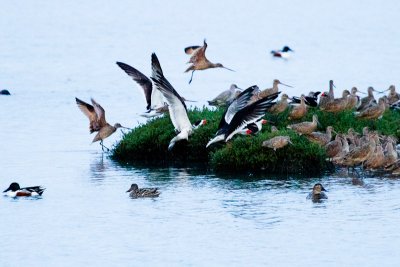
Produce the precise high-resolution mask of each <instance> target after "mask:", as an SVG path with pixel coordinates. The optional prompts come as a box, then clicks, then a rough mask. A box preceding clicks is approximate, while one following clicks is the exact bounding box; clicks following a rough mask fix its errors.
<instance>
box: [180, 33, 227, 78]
mask: <svg viewBox="0 0 400 267" xmlns="http://www.w3.org/2000/svg"><path fill="white" fill-rule="evenodd" d="M206 49H207V43H206V39H204V44H203V46H198V45H196V46H189V47H186V48H185V53H186V54H188V55H191V57H190V59H189V62H188V63H192V65H190V67H189V68H187V70H186V71H185V72H189V71H192V76H191V77H190V80H189V84H190V83H191V82H192V79H193V73H194V72H195V71H196V70H206V69H210V68H224V69H227V70H230V71H234V70H232V69H228V68H227V67H224V66H223V65H222V64H221V63H212V62H211V61H209V60H208V59H207V58H206Z"/></svg>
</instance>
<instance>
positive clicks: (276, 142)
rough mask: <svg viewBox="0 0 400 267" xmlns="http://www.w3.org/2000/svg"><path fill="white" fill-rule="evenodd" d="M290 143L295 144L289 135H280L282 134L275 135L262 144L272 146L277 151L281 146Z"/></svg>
mask: <svg viewBox="0 0 400 267" xmlns="http://www.w3.org/2000/svg"><path fill="white" fill-rule="evenodd" d="M289 143H290V144H292V145H293V143H292V141H291V140H290V137H289V136H282V135H280V136H275V137H272V138H270V139H268V140H265V141H264V142H263V143H262V146H263V147H268V148H272V149H274V151H276V150H277V149H279V148H282V147H285V146H286V145H287V144H289Z"/></svg>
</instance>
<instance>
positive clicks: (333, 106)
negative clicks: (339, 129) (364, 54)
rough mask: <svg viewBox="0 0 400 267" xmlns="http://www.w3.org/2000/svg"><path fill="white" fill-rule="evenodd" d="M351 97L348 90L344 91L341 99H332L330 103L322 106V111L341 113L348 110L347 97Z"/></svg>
mask: <svg viewBox="0 0 400 267" xmlns="http://www.w3.org/2000/svg"><path fill="white" fill-rule="evenodd" d="M349 95H350V92H349V91H348V90H343V94H342V97H341V98H334V99H330V101H329V102H328V103H326V104H325V105H324V106H321V107H320V109H321V110H323V111H326V112H334V113H336V112H340V111H343V110H345V109H346V107H347V97H348V96H349Z"/></svg>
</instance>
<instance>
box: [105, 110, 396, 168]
mask: <svg viewBox="0 0 400 267" xmlns="http://www.w3.org/2000/svg"><path fill="white" fill-rule="evenodd" d="M222 114H223V109H217V110H213V109H209V108H206V107H203V108H202V109H198V108H196V109H193V110H190V111H188V115H189V119H190V121H192V122H194V121H196V120H200V119H204V118H205V119H207V124H206V125H204V126H202V127H200V128H198V129H197V130H196V131H195V132H194V133H193V134H192V135H191V136H190V137H189V141H181V142H178V143H176V145H175V147H174V148H173V149H172V151H168V149H167V147H168V143H169V141H170V140H171V139H172V138H173V137H174V136H175V132H174V129H173V126H172V123H171V120H170V118H169V116H168V114H166V115H164V116H162V117H159V118H155V119H151V120H149V121H148V122H147V123H146V124H141V125H139V126H137V127H136V128H134V129H133V130H132V131H131V132H130V133H128V134H126V135H125V136H124V138H123V139H122V140H121V141H120V142H119V143H118V144H117V145H116V146H115V148H114V149H113V151H112V157H113V158H114V159H115V160H117V161H120V162H132V163H134V162H136V163H152V164H154V163H157V164H174V163H180V164H181V163H184V164H185V163H207V164H208V166H209V167H210V168H211V169H213V170H214V171H228V172H232V171H250V172H256V171H266V172H268V173H282V174H285V173H319V172H323V171H326V170H328V169H329V168H330V167H332V166H331V165H330V164H329V163H328V162H327V161H326V155H325V149H324V148H323V147H320V146H319V145H317V144H314V143H311V142H310V141H309V140H308V139H307V138H305V137H304V136H299V135H298V134H296V133H295V132H293V131H291V130H289V129H287V128H286V126H287V125H288V124H291V123H293V122H292V121H289V120H288V119H287V117H288V111H287V112H284V113H281V114H279V115H270V114H267V115H266V116H265V118H266V119H267V120H268V121H270V122H271V123H272V124H274V125H275V126H276V127H277V128H278V132H273V133H271V131H270V130H271V126H270V124H268V125H267V126H264V127H263V130H262V132H260V133H258V134H257V135H255V136H239V135H237V136H236V137H234V138H233V140H231V141H229V142H228V143H224V142H220V143H216V144H214V145H212V146H211V147H209V148H206V144H207V142H208V141H209V140H210V139H211V138H212V137H213V136H214V134H215V132H216V130H217V127H218V124H219V121H220V119H221V117H222ZM313 114H317V115H318V119H319V122H320V126H318V130H319V131H325V129H326V127H327V126H329V125H331V126H333V128H334V129H335V131H337V132H340V133H342V132H347V130H348V129H349V128H351V127H352V128H354V129H355V130H356V131H357V132H361V131H362V128H363V127H365V126H368V127H369V129H370V130H377V131H378V132H379V133H382V134H385V135H394V136H396V137H397V138H399V137H400V113H399V112H398V111H392V110H387V111H386V112H385V114H384V116H383V118H382V119H380V120H362V119H356V118H355V117H354V115H353V112H352V111H343V112H340V113H337V114H334V113H327V112H323V111H320V110H318V109H316V108H310V109H309V111H308V114H307V116H306V117H305V118H303V119H302V121H306V120H307V121H311V117H312V115H313ZM277 135H288V136H290V138H291V140H292V143H293V145H291V144H289V145H287V146H286V147H284V148H281V149H278V150H276V151H274V150H272V149H269V148H264V147H262V146H261V144H262V142H263V141H265V140H267V139H269V138H271V137H274V136H277Z"/></svg>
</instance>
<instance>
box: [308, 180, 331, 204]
mask: <svg viewBox="0 0 400 267" xmlns="http://www.w3.org/2000/svg"><path fill="white" fill-rule="evenodd" d="M324 192H327V190H326V189H325V188H324V187H323V186H322V184H320V183H317V184H315V185H314V187H313V189H312V192H311V193H309V194H308V196H307V199H312V201H313V202H318V201H320V200H321V199H328V196H327V195H326V194H325V193H324Z"/></svg>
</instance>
